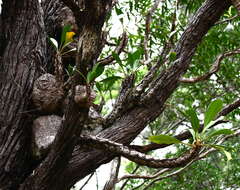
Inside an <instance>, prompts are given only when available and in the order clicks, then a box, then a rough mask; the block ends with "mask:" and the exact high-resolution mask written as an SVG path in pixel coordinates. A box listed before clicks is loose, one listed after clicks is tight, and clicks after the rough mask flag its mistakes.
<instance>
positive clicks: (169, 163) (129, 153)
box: [78, 135, 201, 168]
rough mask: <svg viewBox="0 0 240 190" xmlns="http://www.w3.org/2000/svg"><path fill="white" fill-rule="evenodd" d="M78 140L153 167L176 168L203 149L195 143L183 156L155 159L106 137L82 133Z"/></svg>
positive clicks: (183, 164)
mask: <svg viewBox="0 0 240 190" xmlns="http://www.w3.org/2000/svg"><path fill="white" fill-rule="evenodd" d="M78 142H79V143H80V144H82V145H87V146H91V147H94V148H97V149H102V150H106V151H108V152H109V151H110V152H112V153H113V154H116V155H121V156H124V157H125V158H127V159H129V160H131V161H133V162H135V163H137V164H139V165H144V166H148V167H151V168H176V167H181V166H185V165H186V164H187V163H189V162H190V161H191V160H193V159H194V158H195V157H196V156H197V155H198V153H199V151H200V149H201V146H200V145H197V144H195V145H193V148H192V149H191V150H189V151H188V152H187V153H185V154H184V155H182V156H181V157H178V158H172V159H155V158H153V157H152V156H150V155H146V154H143V153H140V152H137V151H135V150H132V149H130V148H128V147H127V146H124V145H122V144H119V143H116V142H113V141H110V140H108V139H104V138H99V137H94V136H85V135H82V136H81V138H80V139H79V141H78Z"/></svg>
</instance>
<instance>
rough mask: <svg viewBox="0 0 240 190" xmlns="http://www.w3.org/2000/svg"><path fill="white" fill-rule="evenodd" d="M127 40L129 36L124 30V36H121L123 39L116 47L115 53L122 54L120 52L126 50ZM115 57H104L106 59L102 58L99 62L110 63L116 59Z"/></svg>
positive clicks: (102, 63)
mask: <svg viewBox="0 0 240 190" xmlns="http://www.w3.org/2000/svg"><path fill="white" fill-rule="evenodd" d="M127 42H128V36H127V33H126V32H124V33H123V34H122V37H121V41H120V43H119V45H118V46H117V47H116V49H115V50H114V53H116V54H118V55H120V53H121V52H122V51H123V50H124V48H125V47H126V45H127ZM114 60H115V59H114V57H113V56H112V55H110V56H108V57H106V58H104V59H101V60H99V61H98V63H99V64H101V65H109V64H110V63H112V62H113V61H114Z"/></svg>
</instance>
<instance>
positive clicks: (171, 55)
mask: <svg viewBox="0 0 240 190" xmlns="http://www.w3.org/2000/svg"><path fill="white" fill-rule="evenodd" d="M176 58H177V53H176V52H174V51H172V52H170V54H169V60H170V61H172V62H173V61H175V60H176Z"/></svg>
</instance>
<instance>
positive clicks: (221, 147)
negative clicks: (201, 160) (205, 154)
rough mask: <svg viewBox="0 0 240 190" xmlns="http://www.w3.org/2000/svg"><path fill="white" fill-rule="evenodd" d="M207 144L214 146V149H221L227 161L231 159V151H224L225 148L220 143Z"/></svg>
mask: <svg viewBox="0 0 240 190" xmlns="http://www.w3.org/2000/svg"><path fill="white" fill-rule="evenodd" d="M209 146H211V147H213V148H215V149H217V150H220V151H222V152H223V153H224V154H225V155H226V157H227V160H228V161H229V160H231V159H232V155H231V153H230V152H228V151H226V149H225V147H224V146H221V145H213V144H210V145H209Z"/></svg>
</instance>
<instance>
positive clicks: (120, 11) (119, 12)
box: [115, 7, 123, 16]
mask: <svg viewBox="0 0 240 190" xmlns="http://www.w3.org/2000/svg"><path fill="white" fill-rule="evenodd" d="M115 11H116V14H117V15H118V16H119V15H121V14H123V12H122V10H121V9H119V8H117V7H115Z"/></svg>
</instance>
